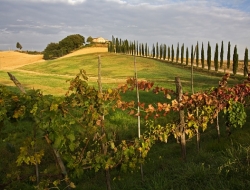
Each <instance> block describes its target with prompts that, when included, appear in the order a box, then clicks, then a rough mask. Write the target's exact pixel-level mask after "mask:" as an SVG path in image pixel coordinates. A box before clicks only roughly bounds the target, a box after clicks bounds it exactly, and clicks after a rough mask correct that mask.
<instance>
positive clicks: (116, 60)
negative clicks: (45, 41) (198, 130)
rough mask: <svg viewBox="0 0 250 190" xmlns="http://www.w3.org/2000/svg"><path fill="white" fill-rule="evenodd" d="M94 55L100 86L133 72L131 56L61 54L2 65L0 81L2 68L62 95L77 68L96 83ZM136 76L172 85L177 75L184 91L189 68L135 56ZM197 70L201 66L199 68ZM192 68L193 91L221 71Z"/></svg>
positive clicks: (208, 84) (6, 82)
mask: <svg viewBox="0 0 250 190" xmlns="http://www.w3.org/2000/svg"><path fill="white" fill-rule="evenodd" d="M98 56H100V60H101V63H102V71H101V73H102V83H103V86H104V88H108V87H109V88H115V87H117V85H118V84H124V83H125V81H126V79H127V78H128V77H133V76H134V57H133V56H128V55H117V54H110V53H105V52H104V53H90V54H82V55H77V54H76V55H75V56H72V57H64V58H60V59H57V60H51V61H39V62H36V63H32V64H27V65H25V66H22V65H21V66H20V67H17V68H16V67H15V68H14V69H13V68H11V67H10V68H7V67H6V68H5V69H4V70H1V71H0V84H4V85H12V82H11V81H10V80H9V77H8V75H7V74H6V72H11V73H12V74H14V76H16V78H17V79H18V80H19V81H20V82H21V83H22V84H23V85H24V87H25V88H27V89H28V88H35V89H41V90H42V91H43V92H44V94H53V95H63V94H64V93H65V91H66V89H67V87H68V83H66V80H69V79H71V78H73V77H74V76H75V75H76V74H77V73H78V72H79V70H80V69H84V70H85V71H86V72H87V75H88V76H89V83H90V84H91V85H95V86H97V82H96V81H97V73H98V68H97V65H98ZM136 65H137V71H138V78H139V80H150V81H153V82H154V83H155V86H156V85H159V86H163V87H166V88H169V89H175V84H174V79H175V77H177V76H178V77H180V78H181V81H182V85H183V88H184V91H190V88H191V87H190V86H191V83H190V78H191V77H190V68H186V67H184V66H180V65H179V66H178V67H176V66H173V65H172V64H169V63H167V62H163V61H159V60H155V59H149V58H142V57H136ZM200 71H201V70H200ZM200 71H198V70H195V72H194V88H195V91H202V90H205V89H208V88H210V87H216V86H217V85H218V81H219V80H220V79H221V76H222V75H223V73H222V74H214V73H212V72H210V73H207V72H206V74H205V75H204V72H202V71H201V72H200ZM241 79H242V78H240V77H239V78H238V79H231V80H230V83H232V84H235V83H238V82H239V80H241Z"/></svg>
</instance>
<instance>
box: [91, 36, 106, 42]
mask: <svg viewBox="0 0 250 190" xmlns="http://www.w3.org/2000/svg"><path fill="white" fill-rule="evenodd" d="M92 42H93V43H108V42H109V40H107V39H104V38H103V37H97V38H93V40H92Z"/></svg>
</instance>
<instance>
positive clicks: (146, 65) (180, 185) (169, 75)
mask: <svg viewBox="0 0 250 190" xmlns="http://www.w3.org/2000/svg"><path fill="white" fill-rule="evenodd" d="M99 55H100V57H101V63H102V77H103V78H102V82H103V85H104V88H115V87H116V86H117V85H118V84H120V83H122V84H123V83H124V82H125V80H126V79H127V77H133V76H134V57H132V56H127V55H117V54H110V53H105V52H101V53H93V52H92V53H90V54H82V55H75V56H72V57H64V58H60V59H57V60H52V61H40V62H36V63H32V64H28V65H25V66H23V65H21V66H20V67H15V68H5V69H4V70H1V71H0V84H4V85H7V86H13V84H12V81H10V80H9V77H8V75H7V73H6V72H11V73H12V74H13V75H14V76H15V77H16V78H17V79H18V80H19V81H20V82H21V83H22V84H23V86H24V87H25V88H26V89H30V88H35V89H41V90H42V91H43V92H44V94H53V95H56V96H59V95H63V94H64V93H65V92H66V90H67V87H68V85H69V84H68V83H67V82H66V80H69V79H71V78H73V77H74V76H75V75H76V74H77V73H78V72H79V70H80V69H84V70H86V72H87V75H88V76H89V83H90V84H91V85H95V86H97V82H96V81H97V64H98V56H99ZM136 64H137V70H138V77H139V79H141V80H150V81H153V82H155V85H159V86H163V87H166V88H170V89H173V90H175V83H174V78H175V77H176V76H178V77H180V78H181V81H182V85H183V88H184V91H188V92H190V91H191V87H190V86H191V83H190V68H186V67H183V66H181V65H178V66H176V65H173V64H171V63H167V62H163V61H159V60H154V59H147V58H142V57H136ZM222 75H223V73H213V72H209V73H208V72H204V71H202V70H200V69H198V70H195V71H194V89H195V91H196V92H197V91H205V90H207V89H209V88H211V87H216V86H218V81H219V80H220V79H221V76H222ZM242 80H243V77H242V76H237V77H232V78H231V79H230V80H229V85H233V84H236V83H240V82H242ZM140 95H141V101H142V102H154V103H156V102H157V101H164V100H165V99H164V98H163V96H161V95H157V96H152V93H146V92H141V93H140ZM124 98H125V99H127V100H128V99H134V98H135V93H133V92H129V93H128V94H126V95H125V96H124ZM247 112H248V113H249V110H247ZM248 115H249V114H248ZM169 117H171V116H169ZM170 119H172V118H170ZM247 119H248V120H247V123H246V124H245V125H244V126H243V128H241V129H232V135H231V136H227V133H226V127H225V121H224V119H223V117H221V118H220V126H221V140H220V142H218V140H217V136H216V130H215V124H211V125H210V126H209V129H208V130H207V131H205V132H204V133H202V134H201V150H200V152H199V153H198V152H197V150H196V144H195V138H192V139H189V140H188V141H187V162H186V163H185V162H183V161H182V160H181V153H180V151H181V150H180V145H179V144H177V143H176V140H175V139H174V138H173V137H172V136H171V137H170V139H169V142H168V143H159V142H158V143H156V145H154V146H153V148H152V149H151V150H150V153H149V155H148V157H147V159H146V162H145V164H144V165H143V173H144V176H143V180H142V178H141V175H140V171H139V167H138V171H134V172H132V173H130V172H128V173H121V172H120V171H119V170H116V169H114V170H112V171H111V179H112V183H111V185H112V189H114V190H122V189H124V190H128V189H131V190H165V189H174V190H186V189H187V190H189V189H195V190H199V189H203V190H212V189H215V190H217V189H232V190H235V189H247V188H248V187H250V165H249V163H250V158H249V151H250V148H249V144H250V140H249V139H250V135H249V134H250V129H249V128H248V126H249V125H250V119H249V117H248V118H247ZM171 121H172V120H171ZM164 122H165V121H164ZM144 124H145V122H143V121H142V130H144V127H145V126H144ZM105 125H106V127H111V128H113V129H114V130H115V131H117V133H118V134H120V138H121V139H132V138H134V137H136V136H137V119H136V118H132V117H130V116H128V114H127V113H126V112H122V111H116V112H111V113H109V114H108V115H107V116H105ZM74 182H75V183H76V185H77V188H76V189H79V190H103V189H106V185H105V175H104V173H103V172H97V173H94V172H93V171H86V173H85V174H84V176H83V178H81V179H79V180H75V181H74Z"/></svg>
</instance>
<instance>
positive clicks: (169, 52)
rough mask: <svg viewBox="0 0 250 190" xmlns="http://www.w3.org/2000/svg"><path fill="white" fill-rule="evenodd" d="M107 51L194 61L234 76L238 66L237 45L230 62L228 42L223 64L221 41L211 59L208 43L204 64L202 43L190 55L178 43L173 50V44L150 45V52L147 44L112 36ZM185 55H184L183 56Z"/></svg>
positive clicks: (167, 59)
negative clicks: (229, 71)
mask: <svg viewBox="0 0 250 190" xmlns="http://www.w3.org/2000/svg"><path fill="white" fill-rule="evenodd" d="M175 50H176V52H175ZM108 51H109V52H114V53H125V54H130V55H135V56H142V57H151V58H155V59H160V60H166V61H168V62H172V63H174V62H175V63H180V64H182V65H189V64H190V62H191V65H193V63H194V61H195V63H196V67H200V65H199V64H200V63H201V68H202V69H205V67H206V68H207V69H208V71H210V70H211V67H213V68H214V70H215V71H216V72H217V71H218V70H219V69H224V70H225V69H232V72H233V74H234V75H235V74H237V72H238V66H239V55H238V51H237V45H235V46H234V50H233V56H232V62H231V43H230V41H229V42H228V47H227V60H225V62H224V43H223V41H222V42H221V49H220V52H219V45H218V43H216V45H215V51H214V56H213V57H212V52H211V45H210V42H208V44H207V52H206V55H207V60H206V62H205V52H204V44H203V42H202V45H201V50H199V43H198V42H197V44H196V45H195V47H194V45H192V46H191V51H190V53H189V49H188V47H186V51H185V46H184V43H183V44H182V45H181V47H179V43H178V44H177V47H176V49H174V46H173V44H172V46H171V47H170V46H167V45H166V44H159V43H158V42H157V43H156V44H153V45H152V48H151V51H150V50H149V46H148V44H147V43H138V41H128V40H127V39H126V40H122V39H118V38H114V36H112V40H111V41H110V43H109V46H108ZM185 53H186V55H184V54H185ZM189 55H191V57H190V59H189ZM200 55H201V59H200V58H199V57H200ZM184 56H185V62H184ZM179 58H180V60H179ZM212 58H213V62H212ZM194 59H195V60H194ZM205 63H206V65H205ZM212 63H213V65H212ZM225 63H226V64H225ZM231 63H232V65H231ZM247 73H248V49H247V48H245V54H244V66H243V74H244V76H246V75H247Z"/></svg>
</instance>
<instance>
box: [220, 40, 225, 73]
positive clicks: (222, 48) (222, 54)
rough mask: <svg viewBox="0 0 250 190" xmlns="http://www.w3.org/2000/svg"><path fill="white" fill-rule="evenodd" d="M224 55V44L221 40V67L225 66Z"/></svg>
mask: <svg viewBox="0 0 250 190" xmlns="http://www.w3.org/2000/svg"><path fill="white" fill-rule="evenodd" d="M223 57H224V44H223V41H222V42H221V50H220V69H222V67H223Z"/></svg>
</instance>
